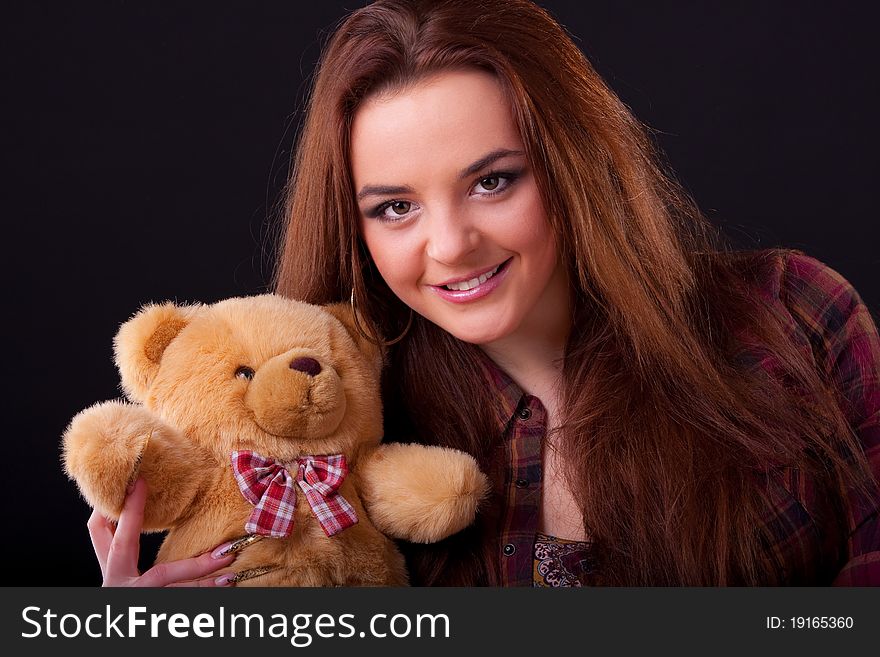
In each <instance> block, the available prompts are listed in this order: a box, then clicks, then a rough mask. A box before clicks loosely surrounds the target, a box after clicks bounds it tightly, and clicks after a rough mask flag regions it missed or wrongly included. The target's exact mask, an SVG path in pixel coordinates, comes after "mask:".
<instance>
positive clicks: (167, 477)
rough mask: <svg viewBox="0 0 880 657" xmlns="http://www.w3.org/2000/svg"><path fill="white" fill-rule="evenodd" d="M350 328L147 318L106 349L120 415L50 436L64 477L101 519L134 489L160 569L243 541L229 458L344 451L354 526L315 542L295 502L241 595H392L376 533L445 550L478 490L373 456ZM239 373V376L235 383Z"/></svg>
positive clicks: (399, 572)
mask: <svg viewBox="0 0 880 657" xmlns="http://www.w3.org/2000/svg"><path fill="white" fill-rule="evenodd" d="M353 327H354V323H353V318H352V316H351V309H350V307H349V306H347V305H345V304H334V305H331V306H326V307H318V306H312V305H309V304H305V303H300V302H296V301H291V300H287V299H283V298H281V297H278V296H275V295H261V296H255V297H247V298H236V299H227V300H225V301H221V302H219V303H216V304H213V305H193V306H176V305H174V304H172V303H166V304H162V305H148V306H145V307H144V308H143V309H142V310H141V311H140V312H139V313H138V314H137V315H135V316H134V317H133V318H132V319H130V320H129V321H128V322H126V323H125V324H123V326H122V327H121V328H120V330H119V333H118V334H117V336H116V339H115V343H114V346H115V356H116V363H117V366H118V368H119V371H120V375H121V378H122V386H123V389H124V390H125V392H126V394H127V396H128V398H129V400H130V401H131V402H133V403H127V402H118V401H111V402H104V403H101V404H96V405H95V406H92V407H90V408H88V409H86V410H84V411H82V412H81V413H80V414H79V415H77V416H76V417H75V418H74V419H73V420H72V421H71V423H70V426H69V427H68V428H67V430H66V431H65V434H64V438H63V448H64V449H63V452H64V466H65V470H66V471H67V473H68V475H69V476H70V477H71V478H72V479H74V480H75V481H76V483H77V484H78V485H79V488H80V490H81V492H82V494H83V496H84V497H85V499H86V500H87V501H88V503H89V504H91V505H92V506H93V507H94V508H96V509H98V510H99V511H100V512H101V513H103V514H104V515H106V516H108V517H110V518H117V517H118V516H119V513H120V511H121V508H122V503H123V500H124V497H125V490H126V487H127V485H128V484H129V483H130V482H131V481H133V480H134V478H135V477H136V476H140V477H142V478H143V479H145V480H146V482H147V487H148V497H147V507H146V510H145V530H148V531H159V530H169V533H168V536H167V537H166V539H165V541H164V543H163V545H162V548H161V550H160V551H159V556H158V558H157V562H163V561H169V560H174V559H179V558H184V557H190V556H194V555H196V554H200V553H202V552H204V551H206V550H208V549H210V548H212V547H214V546H216V545H218V544H220V543H223V542H225V541H229V540H234V539H237V538H240V537H242V536H244V535H245V534H246V532H245V530H244V525H245V522H246V521H247V519H248V517H249V516H250V514H251V511H252V510H253V507H252V506H251V505H250V504H249V503H248V502H247V501H246V500H245V499H244V497H243V496H242V494H241V492H240V491H239V489H238V486H237V484H236V482H235V479H234V477H233V474H232V467H231V459H230V454H231V452H232V451H233V450H243V449H249V450H254V451H256V452H259V453H260V454H262V455H264V456H269V457H272V458H274V459H276V460H278V461H282V462H294V461H295V459H296V458H297V457H298V456H301V455H305V454H315V455H321V454H337V453H342V454H344V455H345V456H346V459H347V461H348V466H349V470H350V474H349V476H348V477H347V478H346V480H345V481H344V482H343V484H342V487H341V491H340V492H341V494H342V495H343V497H345V498H346V499H347V500H348V501H349V502H350V503H351V504H352V506H353V507H354V508H355V511H356V513H357V515H358V518H359V521H358V523H357V524H356V525H354V526H353V527H350V528H348V529H345V530H343V531H342V532H341V533H339V534H337V535H335V536H333V537H328V536H327V535H326V534H325V533H324V531H323V529H322V528H321V526H320V525H319V523H318V521H317V519H316V518H315V517H314V515H313V513H312V511H311V508H310V507H309V505H308V503H307V502H306V500H305V498H304V495H303V494H302V491H301V490H299V489H298V490H297V510H296V520H295V524H294V530H293V533H292V534H291V536H290V537H289V538H286V539H276V538H265V539H263V540H260V541H259V542H256V543H254V544H252V545H250V546H249V547H247V548H245V550H243V551H242V552H241V553H240V555H239V557H238V559H237V560H236V562H235V564H234V565H233V569H234V570H235V571H236V572H239V571H243V570H245V571H246V570H251V569H255V568H263V567H271V568H272V570H271V571H270V572H268V573H266V574H263V575H259V576H257V577H253V578H251V579H247V580H245V581H243V582H241V583H240V584H239V585H253V586H274V585H281V586H284V585H290V586H333V585H337V586H338V585H403V584H405V583H406V582H407V577H406V572H405V568H404V563H403V559H402V557H401V555H400V553H399V552H398V551H397V549H396V547H395V545H394V543H393V542H392V541H391V540H389V538H388V537H387V536H386V535H385V534H388V535H389V536H393V537H395V538H403V539H407V540H412V541H417V542H429V541H436V540H440V539H442V538H444V537H446V536H449V535H450V534H453V533H455V532H457V531H459V530H461V529H463V528H464V527H466V526H467V525H468V524H470V523H471V522H472V521H473V518H474V514H475V512H476V508H477V506H478V504H479V503H480V500H481V499H482V498H483V497H484V496H485V494H486V492H487V489H488V483H487V481H486V478H485V476H484V475H483V474H482V473H481V472H480V471H479V469H478V468H477V465H476V462H475V461H474V459H473V458H472V457H470V456H468V455H466V454H463V453H461V452H457V451H454V450H448V449H442V448H437V447H423V446H418V445H394V444H392V445H382V446H381V447H380V445H379V442H380V439H381V436H382V405H381V400H380V398H379V376H380V373H381V370H382V354H381V352H380V350H379V349H378V348H377V347H375V346H374V345H372V344H371V343H369V342H368V341H366V340H364V339H363V338H361V337H360V336H359V335H357V333H356V332H355V331H354V330H353ZM301 357H308V358H312V359H314V360H316V361H318V363H319V364H320V366H321V371H320V373H318V374H316V375H314V376H312V375H309V374H306V373H304V372H300V371H297V370H295V369H292V368H291V367H290V363H291V362H292V361H293V360H294V359H296V358H301ZM243 366H244V367H249V368H251V369H252V370H253V372H254V375H253V377H252V378H250V379H248V378H246V377H242V376H236V372H237V371H238V370H239V368H240V367H243ZM291 471H292V472H294V473H295V471H296V468H295V466H294V467H291ZM365 507H366V508H365ZM383 532H384V533H383Z"/></svg>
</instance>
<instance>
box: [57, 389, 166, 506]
mask: <svg viewBox="0 0 880 657" xmlns="http://www.w3.org/2000/svg"><path fill="white" fill-rule="evenodd" d="M157 423H158V421H157V419H156V417H155V416H154V415H153V414H152V413H151V412H150V411H148V410H146V409H144V408H143V407H140V406H134V405H132V404H126V403H123V402H116V401H111V402H103V403H100V404H95V405H94V406H91V407H89V408H87V409H85V410H84V411H82V412H81V413H79V414H78V415H77V416H76V417H74V418H73V420H71V422H70V425H69V426H68V427H67V429H66V431H65V432H64V438H63V450H64V455H63V458H64V469H65V471H66V473H67V475H68V476H69V477H70V478H71V479H73V480H74V481H76V483H77V485H78V486H79V488H80V491H81V492H82V494H83V497H85V498H86V501H87V502H88V503H89V504H90V505H91V506H92V507H94V508H95V509H98V510H99V511H100V512H101V513H103V514H105V515H106V516H108V517H111V518H116V517H118V516H119V513H120V512H121V510H122V504H123V501H124V499H125V490H126V488H127V487H128V485H129V483H131V482H132V481H133V480H134V478H135V477H136V476H137V472H138V464H139V461H140V457H141V455H142V454H143V452H144V449H145V448H146V445H147V441H148V439H149V436H150V434H151V432H152V431H154V430H155V429H156V427H157Z"/></svg>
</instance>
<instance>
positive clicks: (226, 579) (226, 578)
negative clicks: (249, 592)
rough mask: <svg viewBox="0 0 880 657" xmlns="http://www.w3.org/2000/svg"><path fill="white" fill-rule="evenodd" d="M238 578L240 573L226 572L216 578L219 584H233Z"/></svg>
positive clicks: (215, 581)
mask: <svg viewBox="0 0 880 657" xmlns="http://www.w3.org/2000/svg"><path fill="white" fill-rule="evenodd" d="M237 580H238V573H226V574H225V575H220V577H218V578H217V579H215V580H214V584H215V585H217V586H231V585H233V584H235V582H236V581H237Z"/></svg>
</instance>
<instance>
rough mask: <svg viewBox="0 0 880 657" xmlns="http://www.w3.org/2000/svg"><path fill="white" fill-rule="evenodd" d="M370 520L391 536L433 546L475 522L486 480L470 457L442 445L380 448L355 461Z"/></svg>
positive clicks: (401, 445)
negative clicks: (435, 542) (434, 543)
mask: <svg viewBox="0 0 880 657" xmlns="http://www.w3.org/2000/svg"><path fill="white" fill-rule="evenodd" d="M358 472H359V477H360V486H361V494H362V498H363V501H364V506H365V508H366V510H367V513H368V515H369V516H370V520H371V521H372V522H373V524H374V525H376V527H377V528H378V529H379V530H380V531H382V532H384V533H386V534H388V535H389V536H393V537H395V538H402V539H405V540H408V541H412V542H415V543H432V542H434V541H439V540H441V539H443V538H446V537H447V536H451V535H452V534H454V533H456V532H458V531H461V530H462V529H464V528H465V527H467V526H468V525H469V524H471V523H472V522H473V521H474V517H475V515H476V511H477V507H478V506H479V504H480V502H481V501H482V500H483V499H484V498H485V497H486V495H487V494H488V491H489V481H488V479H487V477H486V476H485V475H484V474H483V473H482V472H480V469H479V467H478V466H477V462H476V461H475V460H474V458H473V457H472V456H470V455H469V454H465V453H464V452H460V451H458V450H454V449H449V448H446V447H430V446H426V445H415V444H406V445H405V444H397V443H391V444H385V445H380V446H379V447H378V448H377V449H375V450H373V451H372V452H370V453H369V454H367V455H364V457H363V458H362V459H361V461H360V462H359V463H358Z"/></svg>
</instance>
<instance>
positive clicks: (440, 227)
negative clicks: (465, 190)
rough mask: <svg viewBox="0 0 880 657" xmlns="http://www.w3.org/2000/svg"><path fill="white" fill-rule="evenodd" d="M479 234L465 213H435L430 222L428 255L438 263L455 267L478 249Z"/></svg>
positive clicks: (449, 211)
mask: <svg viewBox="0 0 880 657" xmlns="http://www.w3.org/2000/svg"><path fill="white" fill-rule="evenodd" d="M478 242H479V234H478V232H477V230H476V228H475V227H474V226H473V225H472V223H471V222H470V221H469V220H468V219H467V217H466V216H465V215H464V214H463V213H455V212H453V211H451V210H447V211H443V212H439V213H436V212H435V213H434V214H433V216H432V217H431V221H429V222H428V236H427V249H426V251H427V254H428V257H429V258H431V259H432V260H436V261H437V262H440V263H443V264H447V265H455V264H458V263H460V262H461V261H462V260H464V259H465V258H466V256H467V255H468V254H470V253H471V252H472V251H474V250H475V249H476V248H477V244H478Z"/></svg>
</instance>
